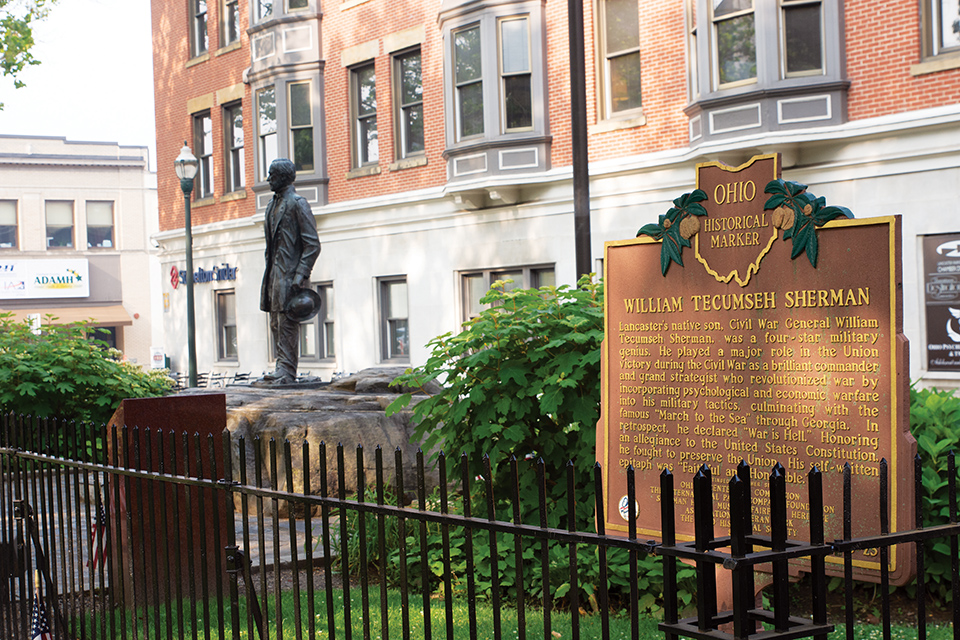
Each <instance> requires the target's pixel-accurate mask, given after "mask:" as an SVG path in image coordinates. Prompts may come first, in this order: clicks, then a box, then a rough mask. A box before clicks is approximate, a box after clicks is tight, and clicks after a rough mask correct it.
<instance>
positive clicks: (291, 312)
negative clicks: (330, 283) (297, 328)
mask: <svg viewBox="0 0 960 640" xmlns="http://www.w3.org/2000/svg"><path fill="white" fill-rule="evenodd" d="M320 302H321V301H320V294H319V293H317V292H316V291H314V290H313V289H300V290H299V291H297V293H295V294H294V295H292V296H290V299H289V300H287V304H285V305H284V307H283V312H284V313H285V314H286V315H287V317H288V318H290V319H291V320H296V321H297V322H305V321H306V320H309V319H310V318H312V317H313V316H315V315H317V314H318V313H320Z"/></svg>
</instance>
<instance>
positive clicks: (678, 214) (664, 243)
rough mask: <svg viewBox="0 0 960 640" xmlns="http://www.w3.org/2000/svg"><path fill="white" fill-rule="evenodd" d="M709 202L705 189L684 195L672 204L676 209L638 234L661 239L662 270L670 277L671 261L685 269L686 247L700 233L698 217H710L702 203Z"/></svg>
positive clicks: (672, 208)
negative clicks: (684, 250)
mask: <svg viewBox="0 0 960 640" xmlns="http://www.w3.org/2000/svg"><path fill="white" fill-rule="evenodd" d="M706 199H707V194H706V192H705V191H703V190H702V189H696V190H694V191H692V192H690V193H685V194H683V195H682V196H680V197H679V198H677V199H676V200H674V201H673V206H672V207H670V209H668V210H667V212H666V213H665V214H663V215H662V216H660V218H659V220H658V221H657V223H656V224H653V223H651V224H645V225H643V226H642V227H640V230H639V231H637V236H642V235H643V236H650V237H651V238H653V239H654V240H660V241H661V245H660V271H661V273H662V274H663V275H667V269H669V268H670V263H671V262H676V263H677V264H679V265H680V266H681V267H682V266H683V256H682V252H683V248H684V247H689V246H690V238H692V237H693V236H695V235H696V234H697V232H698V231H699V230H700V220H699V219H698V217H697V216H705V215H707V210H706V209H704V208H703V205H702V204H700V203H701V202H703V201H705V200H706Z"/></svg>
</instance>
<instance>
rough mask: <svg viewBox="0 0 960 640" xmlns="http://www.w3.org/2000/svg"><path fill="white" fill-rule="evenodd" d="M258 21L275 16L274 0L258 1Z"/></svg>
mask: <svg viewBox="0 0 960 640" xmlns="http://www.w3.org/2000/svg"><path fill="white" fill-rule="evenodd" d="M256 3H257V20H266V19H267V18H269V17H270V16H272V15H273V0H256Z"/></svg>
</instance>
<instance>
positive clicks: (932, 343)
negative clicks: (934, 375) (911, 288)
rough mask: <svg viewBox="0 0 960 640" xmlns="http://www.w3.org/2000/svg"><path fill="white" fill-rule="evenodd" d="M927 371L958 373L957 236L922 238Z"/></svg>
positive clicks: (959, 259) (959, 239)
mask: <svg viewBox="0 0 960 640" xmlns="http://www.w3.org/2000/svg"><path fill="white" fill-rule="evenodd" d="M923 302H924V307H925V309H926V317H927V345H926V346H927V349H926V351H927V370H928V371H951V372H954V373H960V233H944V234H938V235H932V236H923Z"/></svg>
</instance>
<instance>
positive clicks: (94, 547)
mask: <svg viewBox="0 0 960 640" xmlns="http://www.w3.org/2000/svg"><path fill="white" fill-rule="evenodd" d="M219 444H220V443H217V442H215V441H214V438H213V437H212V436H210V437H208V438H201V437H200V436H197V435H189V434H184V433H179V432H176V431H173V430H171V431H151V430H149V429H144V430H140V429H137V428H128V427H123V428H120V429H117V428H110V429H107V428H95V427H92V426H90V425H84V424H74V423H60V422H54V421H49V420H30V419H25V418H22V417H14V416H4V417H3V420H2V422H0V634H2V636H3V637H4V638H33V637H34V635H33V633H34V632H35V631H36V629H37V627H36V624H37V623H38V618H46V619H47V620H48V622H49V626H50V629H51V633H52V635H53V637H55V638H80V639H83V640H86V639H87V638H90V639H96V638H135V639H139V638H145V639H147V638H157V639H158V640H159V639H161V638H167V639H170V640H172V639H173V638H193V639H196V638H200V637H203V638H204V639H205V640H209V638H214V637H215V638H227V637H230V638H250V639H254V638H258V639H261V640H267V639H269V638H276V639H280V638H297V640H300V639H301V638H303V637H307V638H316V637H327V638H330V639H331V640H332V639H334V638H343V639H344V640H352V639H353V637H354V636H357V637H359V636H362V637H363V640H369V639H370V638H371V637H377V638H383V639H384V640H389V638H390V637H391V635H392V637H394V638H397V637H401V638H403V639H404V640H408V639H409V638H411V637H417V638H421V637H422V638H424V639H425V640H431V639H432V638H434V637H436V638H443V639H446V640H452V639H453V638H455V637H456V638H460V637H469V638H470V639H471V640H474V639H476V638H477V637H478V636H479V635H481V633H482V634H483V635H488V632H486V631H483V632H481V630H480V624H479V623H478V608H482V607H484V606H487V608H489V609H490V610H491V616H492V622H491V625H492V628H491V631H490V632H489V635H492V636H493V638H494V640H501V638H503V637H504V635H505V634H509V633H511V632H512V633H513V636H514V637H516V638H518V639H519V640H526V637H527V635H528V621H527V618H528V614H530V615H532V614H536V616H537V617H538V619H540V618H542V623H538V628H537V631H536V633H535V634H532V635H531V637H543V638H544V639H545V640H554V639H555V637H560V636H561V635H562V637H564V638H566V637H570V638H573V639H574V640H579V638H580V634H581V623H582V622H583V620H582V616H583V614H582V613H581V611H582V609H581V607H582V605H583V604H584V603H582V602H581V601H580V594H581V589H580V582H579V580H580V572H581V570H582V566H583V562H584V556H585V555H587V556H589V560H590V561H593V559H594V558H595V559H596V562H597V564H598V571H599V576H600V578H599V580H598V585H597V586H598V589H597V592H596V594H595V598H596V602H595V605H592V606H591V608H594V609H596V611H597V613H596V614H595V617H598V618H599V619H600V624H599V633H598V635H600V636H601V637H602V638H604V640H606V639H607V638H609V637H610V615H611V610H612V609H613V608H614V607H613V605H612V602H613V601H614V600H615V601H616V608H617V613H616V615H617V616H618V617H619V618H620V619H622V618H623V617H628V618H629V627H630V634H631V636H632V638H633V639H634V640H636V639H637V638H639V636H640V613H639V598H640V594H639V591H638V587H637V584H638V580H639V578H640V576H639V575H638V571H639V569H638V559H639V558H640V557H641V556H642V555H645V554H655V555H656V556H658V557H660V558H661V561H662V563H663V580H664V586H663V594H662V604H663V620H662V622H661V623H660V624H659V629H660V631H661V632H662V633H663V635H664V636H665V637H666V638H676V637H681V636H682V637H690V638H717V639H720V638H755V639H756V640H761V639H763V640H765V639H767V638H800V637H816V638H824V637H826V634H827V633H828V632H830V631H831V630H833V625H831V624H830V623H829V622H828V620H827V613H826V612H827V606H826V598H827V595H828V594H827V591H828V590H827V588H826V572H825V561H826V558H827V557H828V556H841V557H842V558H843V567H844V574H845V578H844V581H845V585H844V588H843V590H842V593H843V597H844V598H845V600H846V607H845V612H846V617H845V620H844V621H843V624H844V625H845V626H846V636H847V637H848V638H853V632H854V628H855V626H856V621H855V620H854V617H853V616H854V607H853V602H852V597H853V593H854V585H853V565H852V559H851V558H852V553H853V552H854V551H855V550H858V549H867V548H870V549H873V548H876V549H879V560H880V566H881V573H880V580H881V587H882V594H883V595H882V615H881V622H882V625H883V628H884V635H885V637H890V624H891V612H890V607H889V602H890V600H889V597H888V595H887V594H888V592H889V590H888V589H887V588H886V587H887V586H888V585H887V580H888V577H887V566H888V562H887V559H888V554H889V553H890V550H891V548H892V547H893V546H894V545H913V546H914V548H915V550H916V556H917V558H918V560H919V566H918V573H919V576H920V579H919V584H920V588H918V589H917V594H918V597H917V611H916V625H917V628H918V637H919V638H925V637H926V618H927V617H926V601H925V596H924V593H925V590H924V589H923V588H922V585H923V578H924V576H925V571H926V569H925V567H924V566H923V557H924V553H923V551H924V545H926V544H928V543H930V542H931V541H933V540H937V539H939V540H946V541H948V544H949V545H950V549H951V556H950V557H951V558H952V562H951V566H950V567H949V568H948V569H946V568H945V569H946V570H948V571H949V572H950V574H951V576H952V588H953V592H952V593H953V600H952V608H953V635H954V638H960V567H958V564H960V551H958V539H960V524H958V518H957V504H958V503H957V470H956V465H955V459H954V457H953V455H952V454H951V455H950V459H949V470H948V474H947V478H945V479H944V481H945V482H947V483H948V484H949V505H950V506H949V514H948V516H947V518H946V519H945V521H944V523H943V524H941V525H937V526H934V527H928V528H920V529H916V530H912V531H901V532H891V531H889V524H888V523H889V518H888V513H887V510H888V502H889V499H888V497H887V496H888V495H889V492H888V491H887V469H886V464H885V463H884V464H883V465H881V480H880V482H881V494H880V495H881V499H880V504H878V505H877V508H878V509H879V510H880V516H881V517H880V521H881V530H880V531H878V532H877V534H876V535H873V536H869V537H861V538H853V537H852V536H851V535H850V532H851V530H852V527H851V513H852V500H853V499H852V496H851V491H850V487H851V481H850V472H849V469H847V470H846V471H845V472H844V477H843V483H844V498H843V515H844V532H845V535H844V537H843V538H842V539H840V540H833V541H827V540H824V534H823V532H824V527H823V508H822V506H823V497H822V496H823V493H822V478H821V475H820V473H819V471H817V470H816V469H814V470H812V471H811V472H810V474H809V475H808V478H807V481H808V482H807V485H808V489H809V506H810V514H811V518H810V530H809V534H810V535H809V540H810V541H809V542H800V541H796V540H790V539H788V538H787V525H786V499H787V494H786V482H785V474H784V473H783V469H782V468H781V467H779V466H778V467H776V468H774V469H773V470H772V471H771V473H770V479H769V483H770V486H769V495H770V504H769V510H770V515H771V517H770V522H771V531H770V535H757V534H756V533H755V532H754V530H753V518H752V511H751V495H752V494H751V489H750V482H751V481H750V469H749V468H748V467H747V465H745V464H741V466H740V467H739V468H738V470H737V474H736V475H735V476H734V477H732V478H731V480H730V483H729V492H730V493H729V495H730V502H729V505H730V522H731V530H730V533H729V535H728V536H723V537H715V535H714V513H713V495H714V493H713V491H714V490H713V486H712V485H713V480H712V478H711V476H710V471H709V469H708V468H706V467H703V468H702V469H701V470H700V472H699V473H697V475H696V477H695V478H694V481H693V482H694V511H695V528H696V536H695V540H693V541H690V542H678V541H677V537H676V534H675V522H676V520H675V514H674V504H673V499H672V496H673V495H674V492H673V481H674V478H673V476H672V475H671V474H670V472H669V471H664V472H663V473H662V474H661V488H660V495H661V496H662V501H661V505H662V513H661V518H662V520H661V521H662V523H663V540H662V541H661V542H659V543H658V542H654V541H643V540H638V539H637V535H636V531H635V529H634V527H633V526H631V529H630V531H629V534H628V535H627V536H626V537H619V536H611V535H607V534H606V532H605V531H604V530H603V524H602V519H601V520H600V522H599V525H598V524H597V523H595V522H593V521H590V522H586V521H584V522H580V523H577V522H576V521H575V518H568V519H567V527H566V528H556V527H551V526H549V524H548V523H549V521H550V519H549V518H548V512H549V510H550V509H551V508H553V505H550V504H548V503H547V500H546V495H547V494H546V488H545V480H544V478H545V473H544V469H543V465H542V463H539V462H533V463H532V464H537V466H538V479H539V480H538V486H536V487H521V486H520V485H519V482H518V480H517V479H518V478H519V477H520V474H519V473H518V464H519V463H518V461H517V460H513V459H512V460H511V461H510V465H509V468H510V472H509V473H511V474H512V482H507V483H506V485H507V486H508V487H510V488H509V490H508V493H510V494H511V495H507V496H502V497H503V498H505V499H507V500H508V501H509V503H510V504H511V505H513V507H512V514H511V517H509V518H507V519H504V518H502V516H501V517H498V515H497V505H496V501H495V496H494V484H493V473H492V472H491V469H490V461H489V460H485V461H484V465H485V472H484V473H483V475H482V476H480V477H471V473H470V472H469V471H468V464H467V462H468V461H467V460H466V459H464V458H460V459H459V460H457V461H455V463H454V464H453V465H451V466H452V467H453V468H452V469H448V462H447V459H446V458H445V457H444V456H443V455H441V456H440V457H439V460H438V464H437V467H436V470H435V472H436V475H435V476H433V477H434V481H435V484H436V487H437V490H436V493H431V494H430V495H428V485H429V484H430V483H429V482H428V480H427V477H428V474H427V473H426V472H425V468H424V467H425V462H424V459H423V456H422V455H419V456H418V459H417V461H416V465H417V474H416V477H417V486H416V487H410V488H408V487H405V486H404V473H403V469H404V462H403V460H402V458H401V454H400V452H399V451H397V452H395V453H394V454H393V456H394V459H393V463H394V468H395V469H396V473H395V477H394V478H385V477H384V474H385V472H384V460H383V457H384V452H383V451H382V450H380V449H379V448H377V450H376V451H375V452H374V455H373V458H374V460H373V463H372V464H370V461H369V459H368V458H365V455H366V454H365V452H364V451H363V450H362V449H357V450H356V451H355V455H356V470H357V471H356V475H357V477H356V481H355V486H356V487H357V491H356V492H355V493H351V495H349V496H348V495H347V490H346V487H347V486H348V484H350V483H348V482H347V478H346V477H345V474H346V472H345V469H346V468H347V465H346V464H345V457H346V455H347V452H345V450H344V448H343V447H341V446H337V447H336V448H335V450H331V451H327V448H326V447H325V446H324V445H323V444H321V446H320V447H319V450H318V451H311V450H310V447H309V445H308V444H307V443H303V444H302V446H297V447H294V446H292V445H291V443H289V442H283V443H278V442H275V441H272V440H271V441H269V442H262V441H260V440H259V439H254V440H253V441H252V442H246V441H245V440H244V439H242V438H241V439H237V440H236V441H231V438H230V435H229V434H228V433H224V434H223V442H222V448H221V447H220V446H219ZM218 452H219V453H218ZM328 454H329V456H330V460H331V461H332V464H331V463H329V462H328ZM350 455H354V453H353V452H351V454H350ZM388 455H389V454H388ZM237 462H240V464H237ZM916 465H917V466H916V487H915V490H916V492H917V497H916V504H917V505H918V506H917V522H918V523H920V522H923V517H922V515H923V514H922V513H921V508H920V505H922V504H923V500H922V496H921V491H922V485H921V473H922V469H921V468H920V464H919V459H917V462H916ZM368 469H369V470H372V472H373V476H374V477H373V478H367V474H368V473H369V471H368ZM281 470H282V472H281ZM566 471H567V474H566V479H567V489H568V490H567V497H566V500H567V504H566V505H565V510H566V512H567V513H569V514H574V513H576V511H577V509H576V500H577V496H576V495H575V493H576V492H575V490H574V486H575V478H574V471H573V466H572V465H569V466H568V468H567V470H566ZM627 474H628V475H627V480H628V497H629V500H628V504H629V505H630V507H629V509H630V512H629V517H628V521H629V522H630V523H634V522H635V516H636V514H635V513H633V509H634V507H633V505H634V504H635V501H634V499H633V497H634V493H635V487H634V483H633V473H632V469H628V470H627ZM368 480H372V482H368ZM592 480H593V486H594V487H595V495H594V499H595V500H596V508H597V509H598V510H600V509H603V508H604V507H603V504H604V499H603V495H602V486H603V483H602V481H601V469H600V468H599V466H596V467H595V468H594V477H593V479H592ZM454 481H456V482H454ZM450 486H457V487H458V490H457V496H456V498H457V500H456V505H457V507H456V509H453V508H451V505H452V504H453V500H452V498H453V496H452V495H451V493H450V490H449V487H450ZM408 489H412V490H413V491H412V493H413V494H414V495H413V499H412V500H411V501H408V500H407V499H406V496H408ZM472 489H481V490H480V491H477V492H476V495H482V496H484V498H483V499H482V502H483V504H472V502H471V501H472V500H473V499H474V498H473V497H472V495H473V494H474V493H475V492H474V491H472ZM531 491H532V492H538V495H539V497H540V500H539V510H538V513H536V514H522V513H520V508H519V505H520V503H521V500H520V496H521V493H522V492H531ZM391 496H394V497H395V498H396V499H395V500H391ZM597 526H598V527H599V528H598V529H597V528H595V527H597ZM428 527H429V528H430V529H431V531H434V532H435V531H437V530H439V538H440V542H439V544H438V545H433V550H431V544H429V543H428ZM454 540H455V543H454V542H452V541H454ZM557 545H561V546H565V547H566V549H567V557H568V558H569V562H568V563H566V565H565V566H564V567H563V569H562V573H563V574H564V575H563V582H564V583H565V587H566V589H564V595H563V596H562V597H556V596H555V595H554V593H555V592H554V590H553V589H551V588H550V587H549V585H551V583H555V582H556V580H552V579H551V572H554V573H556V572H557V571H558V569H557V567H556V564H555V563H554V562H552V561H551V556H550V551H551V549H554V550H555V549H556V547H557ZM612 549H624V550H626V552H627V558H628V561H627V563H628V565H629V566H628V570H629V575H630V579H629V587H628V588H626V589H625V590H622V591H621V592H618V593H617V594H616V597H615V598H613V597H612V596H611V593H610V592H609V590H608V579H607V578H608V569H609V565H608V560H607V558H608V553H609V552H610V550H612ZM373 556H375V557H376V558H377V559H378V560H377V563H376V565H377V568H378V571H376V572H371V571H368V570H367V568H368V567H369V566H371V564H373V563H372V560H373ZM388 556H393V558H394V560H395V561H396V566H395V569H396V571H395V573H396V574H397V575H395V576H394V580H395V583H396V589H395V590H394V589H391V588H389V587H388V580H387V575H386V574H387V573H388V571H387V568H386V567H385V566H384V562H385V559H386V558H387V557H388ZM501 558H505V559H506V560H502V559H501ZM795 558H807V559H809V563H810V575H811V579H810V584H811V588H812V594H811V595H812V611H811V613H810V617H809V618H804V617H800V616H798V615H796V612H793V611H791V602H790V597H789V593H788V587H789V580H790V578H789V575H788V573H789V572H788V562H789V561H790V560H791V559H795ZM678 561H686V562H689V563H693V564H694V565H695V566H696V569H697V571H696V575H697V578H696V581H697V584H696V592H697V596H698V597H697V605H696V611H695V613H694V615H691V616H690V617H688V618H681V615H682V614H683V612H682V611H681V607H680V606H679V603H678V597H677V595H678V584H677V580H676V576H677V574H678V565H677V562H678ZM480 565H483V571H482V572H481V571H480V569H479V567H480ZM760 565H764V566H765V567H769V568H770V569H765V570H769V571H772V586H771V591H770V592H771V594H772V596H771V598H770V605H769V606H767V607H763V606H757V602H756V599H755V589H754V587H755V584H756V583H755V572H756V571H757V569H758V567H759V566H760ZM717 566H720V567H722V569H723V570H725V571H728V572H729V573H730V575H731V577H732V583H733V607H732V609H731V610H729V611H718V610H717V605H716V602H717V597H716V595H717V577H716V576H717V571H716V570H715V569H716V567H717ZM351 567H353V570H352V571H351ZM481 574H482V575H483V576H486V577H488V579H489V581H488V582H487V579H486V578H485V579H484V581H483V584H482V585H481V584H480V579H479V576H481ZM531 574H534V575H537V576H538V577H539V584H540V585H541V588H540V590H539V592H538V593H532V594H531V593H527V590H526V589H524V588H523V585H525V584H526V581H525V575H526V576H529V575H531ZM554 577H556V576H554ZM455 582H456V585H455V584H454V583H455ZM455 589H457V590H462V591H463V593H464V594H465V600H466V607H465V611H463V609H462V608H460V602H455V598H454V591H455ZM396 598H399V601H397V600H396ZM411 598H416V599H419V600H420V603H419V605H418V606H419V608H421V609H422V615H420V613H419V611H418V610H414V615H415V616H419V617H417V619H412V617H411V606H410V604H411V600H410V599H411ZM41 605H42V606H43V607H45V610H39V607H40V606H41ZM561 610H562V611H564V612H566V616H568V617H564V622H563V625H564V626H563V628H562V629H561V628H559V625H558V624H557V623H556V621H555V620H554V614H555V612H557V611H561ZM505 611H510V612H512V613H513V614H514V615H512V616H511V620H514V621H515V624H514V626H513V627H511V628H506V627H507V623H505V622H504V621H503V619H502V618H501V613H502V612H505ZM38 614H39V615H38ZM434 614H436V615H434ZM567 620H569V621H567ZM434 621H439V624H438V625H437V627H436V628H434ZM541 633H542V635H541Z"/></svg>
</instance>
